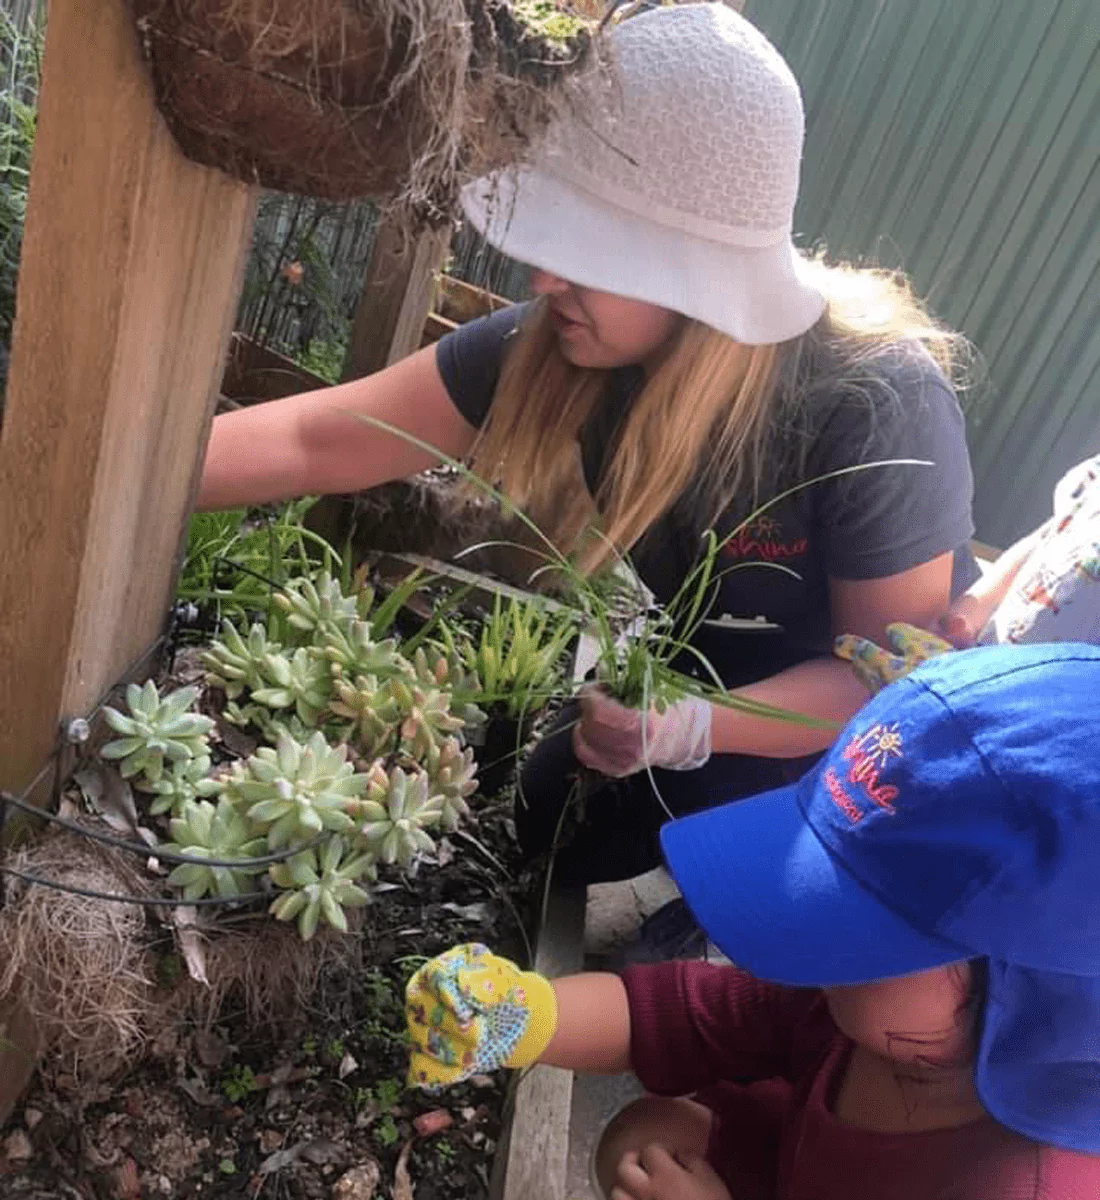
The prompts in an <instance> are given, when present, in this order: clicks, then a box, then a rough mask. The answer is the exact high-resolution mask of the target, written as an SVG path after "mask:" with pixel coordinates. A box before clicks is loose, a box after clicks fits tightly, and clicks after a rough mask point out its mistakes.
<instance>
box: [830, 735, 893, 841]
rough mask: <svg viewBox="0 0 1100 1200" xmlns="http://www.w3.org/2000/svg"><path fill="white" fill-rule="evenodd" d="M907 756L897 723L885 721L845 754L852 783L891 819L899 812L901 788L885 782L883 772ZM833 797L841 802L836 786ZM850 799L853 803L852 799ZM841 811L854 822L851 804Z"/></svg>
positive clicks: (853, 742) (849, 745)
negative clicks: (837, 795)
mask: <svg viewBox="0 0 1100 1200" xmlns="http://www.w3.org/2000/svg"><path fill="white" fill-rule="evenodd" d="M904 756H905V755H904V750H903V747H902V737H901V730H900V729H899V728H898V726H897V723H896V722H895V723H894V724H893V725H883V724H882V723H881V722H880V723H878V724H875V725H872V726H871V728H870V729H868V730H867V732H866V733H864V734H861V735H860V736H859V737H857V738H853V739H852V740H851V741H850V742H849V743H848V745H847V746H846V747H845V749H844V752H843V755H842V757H843V758H844V760H845V761H846V762H848V763H850V764H851V765H850V766H849V767H848V776H847V777H848V781H849V782H850V783H854V784H857V785H858V787H859V789H860V791H861V792H862V793H863V797H864V798H865V799H867V800H870V802H871V803H872V804H873V805H875V807H876V808H879V809H881V810H882V811H883V812H886V813H889V814H890V815H891V816H893V815H894V813H895V812H897V809H895V808H894V801H895V800H896V799H897V797H898V789H897V787H895V785H894V784H892V783H883V782H882V780H881V777H880V773H881V772H883V771H885V770H886V769H887V768H888V767H889V766H890V765H891V763H892V762H893V761H894V760H895V759H901V758H904ZM830 794H831V796H832V799H833V802H834V803H837V797H836V793H835V789H834V788H832V787H831V788H830ZM848 799H849V801H850V800H851V798H850V797H849V798H848ZM840 808H841V811H842V812H843V813H844V815H845V816H847V817H848V819H849V820H851V819H852V809H851V806H850V804H844V805H840ZM857 808H858V806H857ZM859 812H860V815H861V816H862V809H859Z"/></svg>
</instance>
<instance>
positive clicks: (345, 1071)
mask: <svg viewBox="0 0 1100 1200" xmlns="http://www.w3.org/2000/svg"><path fill="white" fill-rule="evenodd" d="M358 1070H359V1063H358V1062H357V1061H356V1059H355V1058H354V1056H353V1055H351V1054H348V1053H346V1052H345V1054H344V1057H343V1058H342V1059H340V1067H339V1070H338V1071H337V1075H338V1076H339V1077H340V1078H341V1079H347V1077H348V1076H349V1075H351V1074H352V1073H353V1072H354V1071H358Z"/></svg>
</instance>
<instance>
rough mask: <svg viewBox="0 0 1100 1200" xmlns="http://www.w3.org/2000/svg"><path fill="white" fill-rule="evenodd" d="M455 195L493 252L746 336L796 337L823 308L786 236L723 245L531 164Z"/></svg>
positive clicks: (745, 339) (758, 339) (748, 340)
mask: <svg viewBox="0 0 1100 1200" xmlns="http://www.w3.org/2000/svg"><path fill="white" fill-rule="evenodd" d="M462 203H463V207H464V209H465V211H466V215H467V217H468V218H469V220H470V222H471V224H473V225H474V227H475V228H476V229H477V230H478V232H479V233H481V234H482V236H483V237H484V238H485V239H486V241H488V242H489V244H490V245H492V246H494V247H495V248H496V249H497V250H499V251H500V252H501V253H502V254H506V255H508V256H509V257H511V258H514V259H517V260H519V261H520V262H524V263H527V264H529V265H530V266H533V267H539V268H541V269H542V270H544V271H549V272H551V273H552V274H554V275H557V276H559V277H560V278H562V279H566V280H568V281H569V282H570V283H575V284H577V285H578V286H580V287H588V288H593V289H596V290H598V291H603V292H611V293H613V294H615V295H618V296H626V297H629V298H630V299H634V300H644V301H646V302H648V303H650V304H656V305H659V306H661V307H663V308H669V309H672V310H673V311H674V312H678V313H682V314H684V316H687V317H693V318H694V319H695V320H697V321H701V322H702V323H703V324H705V325H709V326H710V327H711V328H713V329H717V330H718V331H719V332H721V333H724V334H727V335H728V336H729V337H732V338H734V339H735V340H736V341H738V342H742V343H744V344H746V345H765V344H771V343H776V342H785V341H787V340H789V339H790V338H794V337H797V336H798V335H799V334H802V333H805V332H806V330H807V329H809V328H810V327H811V326H812V325H814V324H815V323H816V322H817V321H818V319H819V318H820V317H821V314H822V312H823V311H824V308H825V302H824V298H823V297H822V294H821V292H820V291H819V290H818V289H817V288H816V287H815V286H814V284H813V282H812V280H811V275H810V268H809V265H808V264H807V263H806V261H805V259H803V258H802V256H801V255H800V254H799V253H798V251H797V250H796V249H795V247H794V245H793V243H792V242H791V240H790V238H789V237H782V238H781V239H780V240H779V241H777V242H775V243H774V244H773V245H770V246H762V247H748V246H733V245H728V244H725V243H722V242H718V241H714V240H711V239H709V238H705V237H701V236H699V235H698V234H696V233H693V232H689V231H686V230H683V229H677V228H670V227H669V226H668V225H665V224H661V223H659V222H658V221H656V220H652V219H649V218H647V217H645V216H642V215H641V214H639V213H637V212H633V211H628V210H627V209H625V208H622V207H620V206H618V205H615V204H613V203H611V202H610V201H608V200H607V199H605V198H604V197H601V196H596V195H594V194H593V193H592V192H589V191H587V190H584V189H583V188H581V187H579V186H578V185H577V184H576V183H574V182H572V181H570V180H567V179H564V178H561V177H560V176H556V175H554V174H552V173H550V172H549V171H548V170H546V169H545V168H540V167H534V168H532V167H525V168H521V169H518V170H514V171H507V172H501V173H499V174H497V175H495V176H491V177H489V178H486V179H480V180H476V181H475V182H474V183H472V184H470V185H469V186H468V187H467V188H466V189H465V190H464V191H463V195H462Z"/></svg>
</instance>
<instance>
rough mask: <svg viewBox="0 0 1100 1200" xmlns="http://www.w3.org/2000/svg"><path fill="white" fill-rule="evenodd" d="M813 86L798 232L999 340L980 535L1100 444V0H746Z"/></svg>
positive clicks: (1032, 501)
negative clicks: (898, 275) (895, 273)
mask: <svg viewBox="0 0 1100 1200" xmlns="http://www.w3.org/2000/svg"><path fill="white" fill-rule="evenodd" d="M745 14H746V16H748V17H749V18H750V19H751V20H752V21H753V22H754V23H755V24H757V25H758V26H760V28H762V29H763V30H764V31H765V32H766V33H767V34H768V36H769V37H770V38H771V39H772V40H773V41H774V42H775V43H776V45H777V46H779V48H780V49H781V50H782V51H783V53H784V55H785V56H786V57H787V59H788V61H789V62H790V63H791V66H792V67H793V68H794V71H795V73H796V75H797V76H798V78H799V80H800V81H801V83H802V86H803V90H804V93H805V97H806V114H807V145H806V160H805V164H804V169H803V192H802V200H801V203H800V205H799V211H798V215H797V228H798V230H799V231H800V240H802V241H803V242H805V243H812V242H816V241H817V240H819V239H823V240H824V241H825V243H826V244H827V245H828V247H829V249H830V251H831V252H832V253H835V254H838V255H843V256H845V257H861V256H871V257H875V258H877V259H878V260H879V261H881V262H883V263H884V264H885V265H890V266H903V267H904V268H905V269H906V270H907V271H908V272H909V274H910V275H911V276H912V278H913V280H914V282H915V285H916V288H917V290H918V292H919V293H920V294H922V295H924V296H926V297H928V298H929V300H930V301H931V303H932V306H933V308H934V309H935V310H936V311H937V312H938V313H939V314H940V315H941V316H942V317H944V318H945V319H946V320H947V321H949V322H950V323H951V324H953V325H954V326H956V327H957V328H961V329H962V330H964V331H965V332H966V333H967V334H968V335H969V337H970V338H971V340H972V341H974V342H975V344H976V345H977V346H978V348H979V349H980V350H981V351H982V353H983V355H984V356H985V359H986V361H987V364H988V368H989V376H990V386H989V387H988V389H986V390H985V391H983V392H981V393H980V394H978V395H976V396H975V398H974V399H973V401H972V403H971V405H970V410H969V414H968V415H969V421H970V442H971V450H972V455H973V460H974V469H975V475H976V481H977V497H976V517H977V523H978V536H979V537H980V538H982V539H983V540H984V541H988V542H991V543H993V544H995V545H1006V544H1007V543H1008V542H1010V541H1011V540H1012V539H1013V538H1014V537H1016V536H1018V535H1019V534H1021V533H1023V532H1025V531H1026V530H1027V529H1028V528H1030V527H1032V526H1034V525H1037V524H1038V523H1039V522H1040V521H1041V520H1042V519H1043V518H1044V517H1046V516H1048V515H1049V512H1050V493H1051V490H1052V488H1053V485H1054V483H1055V481H1056V480H1057V479H1058V477H1059V475H1060V474H1061V473H1062V472H1063V471H1064V470H1065V469H1066V467H1068V466H1070V465H1071V464H1073V463H1075V462H1077V461H1079V460H1080V459H1081V458H1083V457H1084V456H1085V455H1086V454H1088V453H1095V452H1097V451H1100V2H1098V0H920V2H914V0H748V2H747V4H746V6H745Z"/></svg>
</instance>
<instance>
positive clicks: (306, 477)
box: [197, 346, 477, 509]
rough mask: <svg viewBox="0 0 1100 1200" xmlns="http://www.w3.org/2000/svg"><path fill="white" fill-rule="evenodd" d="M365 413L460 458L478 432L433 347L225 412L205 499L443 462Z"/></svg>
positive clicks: (205, 503) (253, 496) (204, 505)
mask: <svg viewBox="0 0 1100 1200" xmlns="http://www.w3.org/2000/svg"><path fill="white" fill-rule="evenodd" d="M355 414H361V415H367V416H373V417H377V418H379V419H380V420H383V421H386V422H387V423H388V424H391V425H395V426H397V427H399V428H401V429H403V430H405V431H407V432H408V433H411V434H413V435H414V436H416V437H418V438H420V439H421V440H422V441H425V442H429V443H431V444H432V445H433V446H436V447H438V448H439V449H440V450H441V451H443V453H445V454H448V455H450V456H451V457H454V458H461V457H462V456H464V455H465V454H466V452H467V451H468V450H469V448H470V446H471V445H472V444H473V440H474V438H475V436H476V434H477V431H476V430H475V429H474V428H473V427H472V426H471V425H469V424H468V423H467V422H466V420H465V419H464V418H463V417H462V415H461V414H460V413H459V411H458V409H457V408H456V407H455V405H454V403H453V401H452V400H451V397H450V395H449V394H448V392H447V389H446V387H445V386H444V383H443V379H442V377H441V376H440V373H439V368H438V367H437V365H436V358H435V348H434V347H432V346H428V347H425V349H423V350H421V351H419V352H418V353H416V354H413V355H412V356H410V357H409V358H406V359H403V360H402V361H401V362H398V363H395V364H394V365H393V366H392V367H387V368H386V369H385V370H384V371H379V372H377V374H374V375H368V376H367V377H366V378H365V379H356V380H353V381H352V382H350V383H343V384H340V385H338V386H336V387H332V388H324V389H323V390H320V391H315V392H306V393H303V394H302V395H298V396H288V397H287V398H286V399H285V400H272V401H269V402H267V403H265V404H257V405H253V406H251V407H249V408H243V409H240V410H239V411H237V412H232V413H226V414H225V415H223V416H220V417H218V418H216V419H215V421H214V427H213V431H212V433H211V435H210V442H209V445H208V447H207V452H206V463H205V466H204V468H203V475H202V482H201V484H200V487H199V496H198V502H197V507H198V508H200V509H215V508H234V507H237V506H239V505H243V504H260V503H265V502H267V501H271V500H284V499H287V498H289V497H292V496H304V495H311V494H321V495H323V494H325V493H329V492H350V491H358V490H360V489H363V488H369V487H374V486H375V485H377V484H380V483H386V482H388V481H389V480H391V479H401V478H404V477H405V476H408V475H413V474H415V473H416V472H417V471H421V470H423V469H424V468H425V467H428V466H431V465H433V463H435V462H438V461H439V460H438V459H437V458H435V457H433V456H432V455H429V454H428V453H426V452H425V451H423V450H419V449H417V447H415V446H412V445H410V444H409V443H408V442H405V441H402V440H401V439H400V438H397V437H395V436H394V435H392V434H386V433H383V432H382V431H381V430H378V429H374V428H372V427H370V426H369V425H366V424H364V423H363V422H362V421H358V420H356V418H355Z"/></svg>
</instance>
